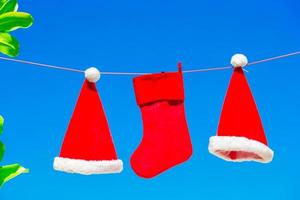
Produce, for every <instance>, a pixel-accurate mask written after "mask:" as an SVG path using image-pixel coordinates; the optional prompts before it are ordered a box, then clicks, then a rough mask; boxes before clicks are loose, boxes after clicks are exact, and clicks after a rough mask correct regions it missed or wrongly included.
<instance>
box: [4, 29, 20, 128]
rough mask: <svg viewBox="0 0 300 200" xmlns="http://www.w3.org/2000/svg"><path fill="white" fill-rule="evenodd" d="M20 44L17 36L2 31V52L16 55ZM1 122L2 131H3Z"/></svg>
mask: <svg viewBox="0 0 300 200" xmlns="http://www.w3.org/2000/svg"><path fill="white" fill-rule="evenodd" d="M19 50H20V45H19V42H18V40H17V39H16V38H14V37H13V36H11V35H10V34H9V33H0V52H1V53H3V54H5V55H8V56H11V57H15V56H17V55H18V54H19ZM1 130H2V129H1V124H0V133H1Z"/></svg>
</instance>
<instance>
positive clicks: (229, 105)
mask: <svg viewBox="0 0 300 200" xmlns="http://www.w3.org/2000/svg"><path fill="white" fill-rule="evenodd" d="M231 64H232V66H233V67H234V71H233V74H232V77H231V80H230V83H229V87H228V90H227V94H226V97H225V101H224V104H223V109H222V113H221V117H220V122H219V126H218V131H217V136H213V137H211V138H210V141H209V152H210V153H212V154H214V155H216V156H217V157H220V158H222V159H224V160H227V161H234V162H242V161H256V162H261V163H268V162H271V161H272V159H273V151H272V150H271V149H270V148H269V147H268V143H267V139H266V136H265V133H264V129H263V126H262V122H261V119H260V116H259V113H258V110H257V107H256V103H255V100H254V98H253V96H252V93H251V90H250V87H249V85H248V82H247V79H246V77H245V75H244V72H243V69H242V67H244V66H246V65H247V64H248V60H247V57H246V56H244V55H243V54H235V55H234V56H233V57H232V59H231Z"/></svg>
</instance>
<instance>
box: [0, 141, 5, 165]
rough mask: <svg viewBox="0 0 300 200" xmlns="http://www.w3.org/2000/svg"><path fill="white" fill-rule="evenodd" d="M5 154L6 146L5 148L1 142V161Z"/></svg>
mask: <svg viewBox="0 0 300 200" xmlns="http://www.w3.org/2000/svg"><path fill="white" fill-rule="evenodd" d="M4 152H5V146H4V144H3V143H2V142H1V141H0V161H1V160H2V159H3V156H4Z"/></svg>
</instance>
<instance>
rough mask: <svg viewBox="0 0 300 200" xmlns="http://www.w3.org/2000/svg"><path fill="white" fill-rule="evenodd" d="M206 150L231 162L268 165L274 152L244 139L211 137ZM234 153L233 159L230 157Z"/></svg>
mask: <svg viewBox="0 0 300 200" xmlns="http://www.w3.org/2000/svg"><path fill="white" fill-rule="evenodd" d="M208 150H209V152H210V153H211V154H213V155H215V156H217V157H219V158H222V159H224V160H227V161H232V162H243V161H256V162H260V163H269V162H271V161H272V160H273V155H274V152H273V151H272V150H271V149H270V148H269V147H268V146H267V145H265V144H263V143H261V142H259V141H256V140H251V139H248V138H246V137H236V136H213V137H210V139H209V147H208ZM232 152H234V153H235V155H236V156H235V158H234V159H233V158H232V157H230V154H231V153H232Z"/></svg>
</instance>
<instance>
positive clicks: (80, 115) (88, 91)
mask: <svg viewBox="0 0 300 200" xmlns="http://www.w3.org/2000/svg"><path fill="white" fill-rule="evenodd" d="M60 157H63V158H72V159H83V160H97V161H100V160H116V159H117V154H116V151H115V148H114V144H113V141H112V137H111V134H110V130H109V127H108V123H107V120H106V117H105V113H104V110H103V107H102V103H101V100H100V97H99V95H98V92H97V88H96V85H95V83H90V82H88V81H85V82H84V84H83V87H82V89H81V92H80V95H79V98H78V101H77V104H76V107H75V110H74V112H73V115H72V118H71V121H70V124H69V127H68V130H67V133H66V135H65V138H64V142H63V145H62V148H61V152H60Z"/></svg>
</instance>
